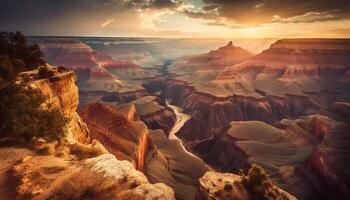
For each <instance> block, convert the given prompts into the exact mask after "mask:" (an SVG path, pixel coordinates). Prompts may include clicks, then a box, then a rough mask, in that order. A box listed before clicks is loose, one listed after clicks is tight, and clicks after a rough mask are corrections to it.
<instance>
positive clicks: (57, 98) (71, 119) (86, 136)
mask: <svg viewBox="0 0 350 200" xmlns="http://www.w3.org/2000/svg"><path fill="white" fill-rule="evenodd" d="M35 73H36V72H35ZM75 81H76V76H75V74H74V72H73V71H65V72H60V73H56V74H55V75H54V76H52V77H50V78H44V79H39V80H35V81H32V82H30V83H29V85H30V86H31V87H32V88H33V89H34V91H36V92H37V93H38V94H42V95H43V96H44V98H45V100H46V103H49V104H51V105H52V107H53V109H56V108H58V109H59V110H61V111H62V113H63V116H64V117H65V118H66V119H67V120H68V122H67V128H68V132H67V134H68V136H69V137H73V138H74V139H76V140H78V141H79V142H82V143H89V142H90V133H89V130H88V128H87V126H86V124H85V123H84V122H83V121H82V119H81V118H80V117H79V115H78V114H77V112H76V110H77V107H78V104H79V95H78V87H77V86H76V85H75Z"/></svg>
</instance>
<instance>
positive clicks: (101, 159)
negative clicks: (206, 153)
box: [11, 154, 175, 200]
mask: <svg viewBox="0 0 350 200" xmlns="http://www.w3.org/2000/svg"><path fill="white" fill-rule="evenodd" d="M11 174H12V176H14V177H15V178H17V179H18V180H19V183H18V186H17V191H16V192H17V195H16V196H17V199H37V200H40V199H72V198H74V199H163V200H170V199H175V198H174V193H173V191H172V189H171V188H169V187H168V186H166V185H164V184H162V183H157V184H150V183H149V182H148V180H147V178H146V177H145V175H143V174H142V173H141V172H139V171H137V170H135V168H134V167H133V165H132V164H131V163H130V162H128V161H120V160H118V159H116V158H115V157H114V156H113V155H111V154H102V155H100V156H97V157H92V158H89V159H86V160H77V159H75V158H74V157H65V158H64V157H56V156H52V155H46V156H40V155H35V156H27V157H24V158H23V159H22V160H21V161H20V162H18V163H17V164H15V165H14V167H13V170H12V173H11ZM92 177H93V178H92ZM12 195H15V194H12Z"/></svg>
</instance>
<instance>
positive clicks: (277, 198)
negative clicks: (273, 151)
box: [240, 164, 288, 200]
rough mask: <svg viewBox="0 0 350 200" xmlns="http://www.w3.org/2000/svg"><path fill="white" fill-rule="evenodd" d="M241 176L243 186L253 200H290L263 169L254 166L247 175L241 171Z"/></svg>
mask: <svg viewBox="0 0 350 200" xmlns="http://www.w3.org/2000/svg"><path fill="white" fill-rule="evenodd" d="M240 175H241V176H242V184H243V185H244V187H245V188H246V189H247V190H248V191H249V192H250V194H252V198H253V199H256V200H262V199H266V200H288V197H287V195H286V194H285V193H283V192H281V191H280V190H279V188H278V187H277V185H276V183H275V182H274V181H273V180H272V179H271V178H269V176H268V175H267V173H266V172H265V170H264V169H263V168H262V167H260V166H258V165H255V164H253V165H252V167H251V168H250V169H249V171H248V174H247V175H245V174H244V173H243V171H240Z"/></svg>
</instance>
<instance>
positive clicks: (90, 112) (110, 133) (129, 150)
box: [80, 103, 151, 171]
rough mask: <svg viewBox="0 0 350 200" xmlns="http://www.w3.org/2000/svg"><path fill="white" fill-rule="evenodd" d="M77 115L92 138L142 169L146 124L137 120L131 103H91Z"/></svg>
mask: <svg viewBox="0 0 350 200" xmlns="http://www.w3.org/2000/svg"><path fill="white" fill-rule="evenodd" d="M80 116H81V117H82V119H83V120H84V121H85V122H86V124H87V126H88V128H89V130H90V133H91V138H92V139H96V140H98V141H100V142H101V143H102V144H103V145H104V146H105V147H106V149H107V150H108V151H109V152H110V153H112V154H114V155H115V156H116V157H117V158H118V159H120V160H128V161H130V162H132V163H133V164H134V166H135V168H136V169H138V170H141V171H142V170H143V169H144V165H145V156H146V155H147V153H148V150H149V149H150V148H151V144H150V139H149V134H148V129H147V126H146V125H145V124H144V123H143V122H142V121H140V119H139V116H138V114H137V112H136V109H135V107H134V106H132V105H131V106H125V107H123V108H120V107H119V108H116V107H114V106H111V105H104V104H101V103H92V104H89V105H87V106H86V107H84V108H83V109H82V110H81V112H80Z"/></svg>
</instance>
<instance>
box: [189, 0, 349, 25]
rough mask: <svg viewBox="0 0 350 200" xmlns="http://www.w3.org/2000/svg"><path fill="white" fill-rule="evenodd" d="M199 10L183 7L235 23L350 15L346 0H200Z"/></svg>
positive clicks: (197, 15) (196, 14) (191, 13)
mask: <svg viewBox="0 0 350 200" xmlns="http://www.w3.org/2000/svg"><path fill="white" fill-rule="evenodd" d="M203 3H204V6H203V7H202V9H201V10H200V11H194V10H186V11H185V12H184V13H185V14H186V15H187V16H189V17H193V18H202V19H208V20H212V19H213V17H216V18H225V19H227V20H228V21H231V22H233V23H236V24H242V25H247V26H249V25H254V26H255V25H259V24H267V23H274V22H279V23H299V22H315V21H326V20H337V19H350V1H349V0H332V1H329V0H307V1H305V0H244V1H241V0H203Z"/></svg>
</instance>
